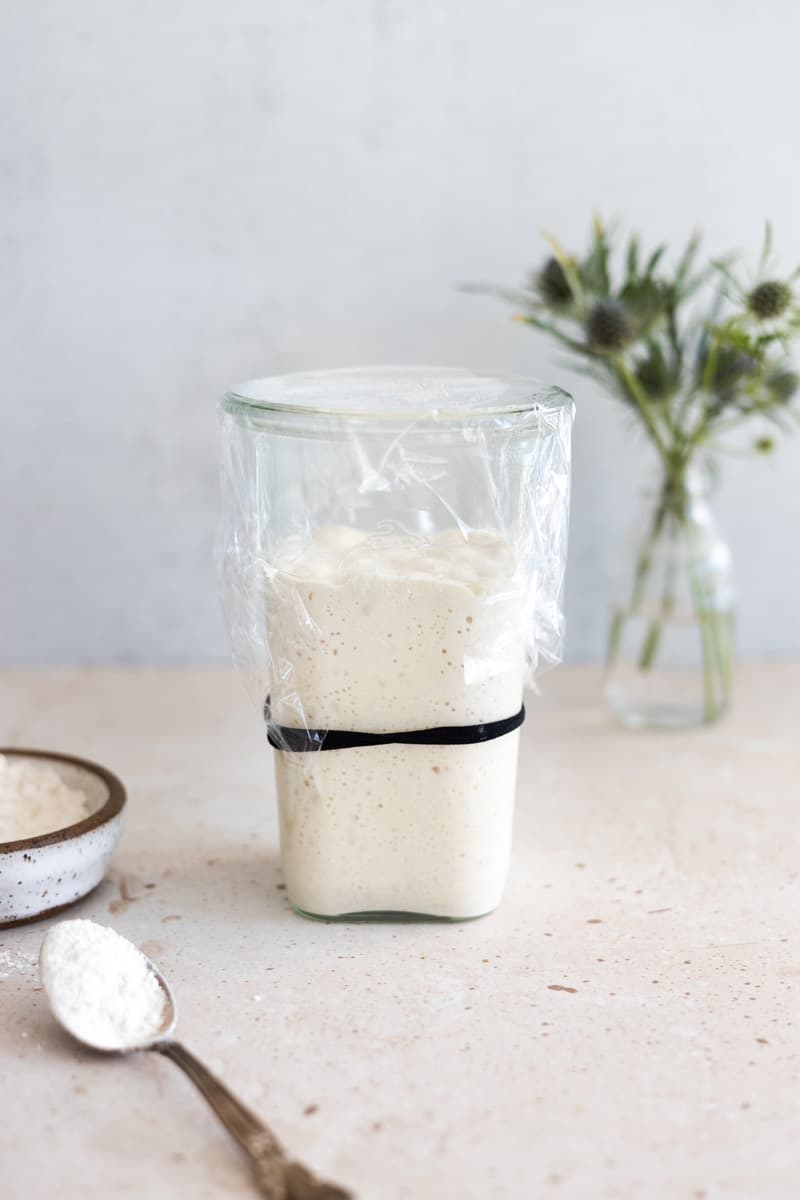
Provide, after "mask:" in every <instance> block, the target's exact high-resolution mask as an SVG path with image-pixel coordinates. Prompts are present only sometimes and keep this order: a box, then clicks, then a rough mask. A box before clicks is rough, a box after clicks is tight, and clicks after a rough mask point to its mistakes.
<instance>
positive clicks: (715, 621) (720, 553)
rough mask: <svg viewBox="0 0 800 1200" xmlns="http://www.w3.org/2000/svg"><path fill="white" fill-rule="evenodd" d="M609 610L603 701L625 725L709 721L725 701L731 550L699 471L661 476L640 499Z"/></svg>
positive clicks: (730, 619)
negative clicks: (628, 557) (628, 558)
mask: <svg viewBox="0 0 800 1200" xmlns="http://www.w3.org/2000/svg"><path fill="white" fill-rule="evenodd" d="M643 516H644V520H643V521H642V522H640V533H639V536H638V537H637V538H636V540H635V542H634V554H633V558H632V562H630V564H629V566H628V571H627V574H626V576H625V577H624V578H625V579H626V582H625V583H624V585H623V590H622V593H621V596H620V598H619V599H618V601H617V604H616V606H615V608H614V610H613V614H612V619H611V627H610V630H609V638H608V650H607V663H606V665H607V682H606V699H607V701H608V704H609V706H610V707H611V709H612V710H613V712H614V713H615V714H616V716H617V717H618V718H619V719H620V720H621V721H622V722H623V724H625V725H627V726H629V727H630V728H632V729H647V728H662V729H683V728H690V727H692V726H699V725H707V724H710V723H711V722H713V721H716V720H717V719H718V718H719V717H720V716H721V715H722V713H724V712H725V710H726V708H727V707H728V704H729V703H730V699H731V688H732V660H733V633H734V597H733V578H732V564H731V553H730V549H729V547H728V544H727V542H726V541H725V540H724V538H723V537H722V534H721V533H720V531H719V528H718V526H717V523H716V520H715V518H714V515H713V512H712V510H711V506H710V503H709V488H708V481H707V479H706V478H705V476H704V475H703V474H701V473H700V472H682V473H679V474H678V475H677V476H674V477H668V478H666V479H665V480H664V482H663V484H662V486H661V488H660V489H659V490H658V491H657V492H656V493H655V494H651V495H650V496H648V497H647V499H646V504H645V508H644V514H643Z"/></svg>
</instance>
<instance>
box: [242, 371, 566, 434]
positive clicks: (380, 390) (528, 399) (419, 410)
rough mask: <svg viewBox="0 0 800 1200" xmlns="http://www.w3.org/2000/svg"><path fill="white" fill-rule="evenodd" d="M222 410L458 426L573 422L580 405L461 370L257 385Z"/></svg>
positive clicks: (273, 378)
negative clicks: (467, 421) (510, 419)
mask: <svg viewBox="0 0 800 1200" xmlns="http://www.w3.org/2000/svg"><path fill="white" fill-rule="evenodd" d="M222 408H223V410H224V411H225V412H227V413H231V414H237V413H238V414H241V415H247V414H250V415H252V414H254V413H276V414H281V415H286V414H288V413H297V414H298V415H303V416H311V415H314V416H323V417H326V416H327V417H335V418H345V419H348V418H351V419H358V418H368V419H370V420H378V421H380V420H382V419H384V418H385V419H390V420H397V419H398V418H402V419H408V418H412V419H413V418H415V417H420V418H421V417H426V418H431V419H434V420H452V419H458V418H474V417H495V416H503V415H507V414H514V413H527V412H537V411H546V412H549V413H552V412H553V411H560V410H569V411H570V415H572V412H573V411H574V402H573V399H572V396H570V394H569V393H568V392H566V391H564V389H563V388H560V387H556V386H549V385H547V384H543V383H541V382H539V381H538V380H536V379H526V378H524V377H522V376H516V375H490V374H483V373H480V372H476V371H470V370H467V369H464V368H458V367H452V368H446V367H423V366H386V367H355V368H352V367H351V368H343V369H338V370H330V371H297V372H292V373H289V374H285V375H270V376H265V377H263V378H259V379H251V380H249V381H248V382H246V383H243V384H240V385H238V386H235V387H233V388H231V389H230V390H229V391H228V392H226V393H225V395H224V397H223V399H222Z"/></svg>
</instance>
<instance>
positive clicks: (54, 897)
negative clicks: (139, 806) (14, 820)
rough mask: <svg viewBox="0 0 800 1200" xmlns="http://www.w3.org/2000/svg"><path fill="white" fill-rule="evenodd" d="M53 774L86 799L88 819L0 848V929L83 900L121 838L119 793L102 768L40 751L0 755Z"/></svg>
mask: <svg viewBox="0 0 800 1200" xmlns="http://www.w3.org/2000/svg"><path fill="white" fill-rule="evenodd" d="M0 754H4V755H5V756H6V757H8V758H17V759H20V758H21V759H29V760H30V759H35V760H37V761H42V762H43V763H46V764H47V766H48V767H52V769H53V770H54V771H58V773H59V775H60V776H61V777H62V779H63V780H64V782H65V783H66V784H67V785H68V786H69V787H74V788H80V790H81V791H83V792H84V793H85V794H86V795H87V796H88V798H89V803H90V805H91V810H92V811H91V813H90V815H89V816H88V817H85V818H84V819H83V820H82V821H78V822H77V824H75V825H68V826H67V827H66V828H65V829H57V830H55V831H54V832H53V833H43V834H41V835H40V836H39V837H32V838H22V839H20V840H19V841H16V842H0V928H2V927H3V926H6V925H19V924H21V923H22V922H23V921H35V920H37V919H38V918H39V917H44V916H48V915H49V914H51V913H54V912H59V911H60V910H61V909H62V908H66V907H67V906H68V905H70V904H74V903H75V901H76V900H81V899H82V898H83V897H84V896H87V895H88V894H89V892H91V891H92V890H93V889H94V888H96V887H97V885H98V884H99V883H101V882H102V880H103V878H104V877H105V873H106V869H107V867H108V864H109V860H110V859H111V855H112V854H113V852H114V849H115V847H116V845H117V842H118V841H119V839H120V834H121V833H122V814H123V809H124V807H125V788H124V787H123V786H122V784H121V783H120V781H119V779H117V777H116V775H112V774H111V772H110V771H107V770H106V769H105V767H100V766H98V765H97V764H96V763H92V762H88V761H87V760H85V759H82V758H73V757H71V756H70V755H68V754H49V753H48V752H47V751H44V750H18V749H16V748H14V747H12V748H9V749H7V750H0Z"/></svg>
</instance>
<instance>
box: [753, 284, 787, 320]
mask: <svg viewBox="0 0 800 1200" xmlns="http://www.w3.org/2000/svg"><path fill="white" fill-rule="evenodd" d="M792 300H793V296H792V289H791V288H790V287H789V285H788V283H782V282H781V281H780V280H779V279H768V280H766V281H765V282H764V283H759V284H757V285H756V286H755V287H754V288H753V290H752V292H750V294H749V295H748V297H747V307H748V308H749V309H750V312H751V313H752V314H753V316H754V317H757V318H758V320H759V321H770V320H772V319H773V318H774V317H780V316H781V315H782V314H783V313H785V312H786V310H787V308H788V307H789V305H790V304H791V303H792Z"/></svg>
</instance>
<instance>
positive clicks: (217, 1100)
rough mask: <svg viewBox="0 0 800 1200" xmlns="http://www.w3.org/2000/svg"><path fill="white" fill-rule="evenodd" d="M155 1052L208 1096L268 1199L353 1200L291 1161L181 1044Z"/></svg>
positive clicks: (252, 1115)
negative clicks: (174, 1064)
mask: <svg viewBox="0 0 800 1200" xmlns="http://www.w3.org/2000/svg"><path fill="white" fill-rule="evenodd" d="M153 1049H154V1050H157V1051H158V1052H159V1054H163V1055H164V1057H165V1058H170V1059H172V1061H173V1062H174V1063H176V1064H177V1066H179V1067H180V1068H181V1070H182V1071H184V1072H185V1073H186V1074H187V1075H188V1076H189V1078H190V1079H191V1081H192V1083H193V1084H194V1085H195V1086H196V1087H197V1088H198V1089H199V1090H200V1091H201V1092H202V1094H203V1095H204V1096H205V1098H206V1100H207V1101H208V1103H209V1104H210V1105H211V1107H212V1108H213V1110H214V1112H215V1113H216V1114H217V1116H218V1117H219V1119H220V1120H221V1121H222V1124H223V1125H224V1126H225V1128H226V1129H227V1130H228V1132H229V1133H231V1134H232V1135H233V1137H234V1138H235V1139H236V1141H237V1142H238V1143H239V1145H240V1146H241V1147H242V1149H243V1150H244V1151H245V1153H246V1154H247V1155H249V1157H250V1160H251V1162H252V1164H253V1169H254V1171H255V1177H256V1182H257V1184H258V1187H259V1191H260V1192H261V1194H262V1196H264V1197H266V1200H353V1194H352V1192H349V1191H346V1190H345V1189H344V1188H340V1187H337V1186H336V1185H335V1184H328V1183H323V1182H321V1181H320V1180H318V1179H316V1178H315V1176H313V1175H312V1174H311V1172H310V1171H308V1170H307V1169H306V1168H305V1167H303V1166H301V1164H299V1163H295V1162H292V1161H290V1160H289V1159H288V1158H287V1157H286V1152H285V1150H284V1149H283V1146H282V1145H281V1144H280V1142H279V1141H278V1139H277V1138H276V1137H275V1135H274V1134H273V1133H272V1131H271V1130H270V1129H268V1128H267V1126H266V1125H265V1124H264V1122H263V1121H261V1120H260V1118H259V1117H257V1116H256V1115H255V1113H254V1112H253V1111H252V1110H251V1109H249V1108H248V1107H247V1106H246V1105H245V1104H243V1103H242V1102H241V1100H238V1099H237V1098H236V1096H234V1095H233V1093H232V1092H230V1091H229V1090H228V1088H226V1087H225V1085H224V1083H222V1082H221V1081H220V1080H219V1079H217V1077H216V1075H212V1073H211V1072H210V1071H209V1070H208V1068H207V1067H205V1066H204V1065H203V1063H201V1062H200V1060H199V1059H198V1058H195V1056H194V1055H193V1054H192V1053H191V1051H189V1050H187V1049H186V1047H185V1046H183V1045H181V1043H180V1042H175V1041H169V1040H168V1041H163V1042H157V1043H156V1044H155V1045H154V1046H153Z"/></svg>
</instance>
